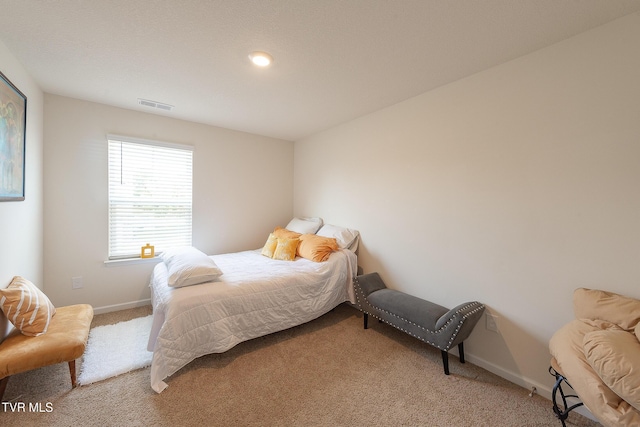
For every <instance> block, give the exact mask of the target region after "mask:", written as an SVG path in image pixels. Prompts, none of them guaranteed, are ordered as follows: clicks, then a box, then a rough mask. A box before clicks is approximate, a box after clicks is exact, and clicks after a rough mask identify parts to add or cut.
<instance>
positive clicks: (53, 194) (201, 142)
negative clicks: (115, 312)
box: [44, 94, 293, 311]
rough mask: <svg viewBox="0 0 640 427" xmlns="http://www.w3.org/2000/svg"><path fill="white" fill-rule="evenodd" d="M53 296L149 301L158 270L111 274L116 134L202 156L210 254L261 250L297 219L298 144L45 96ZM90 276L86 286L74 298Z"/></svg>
mask: <svg viewBox="0 0 640 427" xmlns="http://www.w3.org/2000/svg"><path fill="white" fill-rule="evenodd" d="M44 112H45V117H44V129H45V141H44V155H45V163H44V177H45V186H44V188H45V197H44V211H45V220H44V253H45V257H44V269H45V272H46V276H45V290H46V293H47V295H49V297H50V298H51V299H52V301H53V303H54V304H56V305H67V304H73V303H80V302H83V303H89V304H92V305H93V306H94V308H96V309H98V311H108V310H111V309H119V308H126V307H128V306H130V305H136V304H138V303H137V302H139V303H148V302H147V301H146V300H147V299H148V298H149V297H150V294H149V289H148V282H149V275H150V273H151V270H152V268H153V265H154V264H148V263H147V264H135V265H127V266H105V264H104V261H105V260H106V259H107V256H108V255H107V252H108V240H107V231H108V225H107V219H108V212H107V202H108V201H107V144H106V135H107V134H118V135H125V136H132V137H137V138H146V139H151V140H158V141H166V142H173V143H181V144H189V145H193V146H194V147H195V149H194V177H193V181H194V182H193V245H194V246H195V247H197V248H199V249H200V250H202V251H203V252H206V253H208V254H215V253H222V252H230V251H237V250H246V249H255V248H259V247H261V246H262V245H263V244H264V242H265V241H266V238H267V236H268V234H269V232H270V231H271V230H272V229H273V227H275V226H277V225H282V224H286V223H287V222H288V221H289V220H290V219H291V215H292V212H293V143H292V142H290V141H282V140H277V139H273V138H267V137H261V136H256V135H251V134H247V133H242V132H236V131H231V130H226V129H221V128H216V127H211V126H205V125H200V124H195V123H191V122H185V121H180V120H174V119H170V118H166V117H161V116H158V115H152V114H146V113H140V112H134V111H130V110H124V109H119V108H114V107H109V106H105V105H101V104H95V103H90V102H84V101H79V100H75V99H71V98H64V97H60V96H56V95H50V94H46V95H45V102H44ZM75 276H81V277H82V278H83V281H84V288H82V289H77V290H72V287H71V278H72V277H75Z"/></svg>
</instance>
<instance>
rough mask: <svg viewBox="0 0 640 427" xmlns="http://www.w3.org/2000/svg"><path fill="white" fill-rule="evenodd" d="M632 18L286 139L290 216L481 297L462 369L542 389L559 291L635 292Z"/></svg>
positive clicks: (638, 65) (369, 266) (452, 298)
mask: <svg viewBox="0 0 640 427" xmlns="http://www.w3.org/2000/svg"><path fill="white" fill-rule="evenodd" d="M639 72H640V15H638V14H635V15H631V16H628V17H625V18H622V19H620V20H618V21H614V22H612V23H609V24H607V25H605V26H602V27H599V28H597V29H595V30H592V31H589V32H587V33H583V34H581V35H579V36H577V37H575V38H572V39H570V40H567V41H565V42H562V43H559V44H557V45H554V46H551V47H549V48H546V49H543V50H540V51H538V52H535V53H533V54H531V55H528V56H525V57H522V58H520V59H517V60H514V61H511V62H509V63H506V64H503V65H500V66H498V67H495V68H492V69H489V70H487V71H485V72H482V73H479V74H476V75H473V76H471V77H468V78H466V79H463V80H460V81H458V82H455V83H453V84H450V85H448V86H445V87H442V88H440V89H437V90H434V91H431V92H428V93H425V94H423V95H420V96H418V97H415V98H413V99H410V100H407V101H405V102H402V103H399V104H397V105H394V106H392V107H390V108H387V109H384V110H381V111H378V112H376V113H373V114H370V115H368V116H365V117H361V118H359V119H356V120H353V121H351V122H349V123H345V124H343V125H341V126H338V127H335V128H333V129H330V130H327V131H325V132H322V133H320V134H317V135H314V136H311V137H309V138H306V139H304V140H301V141H297V142H296V144H295V174H294V177H295V181H294V212H295V213H296V214H297V215H314V216H322V217H323V218H324V219H325V221H326V222H330V223H334V224H339V225H344V226H348V227H352V228H356V229H359V230H360V231H361V233H362V241H361V246H360V252H359V255H360V256H359V264H360V265H361V266H362V267H363V268H364V271H365V272H372V271H378V272H379V273H380V274H381V275H382V277H383V278H384V279H385V281H386V282H387V284H388V285H389V286H390V287H392V288H396V289H400V290H403V291H405V292H408V293H410V294H414V295H417V296H419V297H422V298H425V299H428V300H431V301H434V302H436V303H439V304H442V305H445V306H449V307H453V306H455V305H456V304H458V303H461V302H464V301H467V300H479V301H481V302H483V303H485V304H486V305H487V307H488V311H489V312H490V313H493V314H494V315H496V316H499V319H498V327H499V330H500V332H499V333H498V334H496V333H493V332H489V331H487V330H486V329H485V324H484V321H482V322H481V323H480V324H479V325H478V327H477V328H476V330H475V331H474V332H473V334H472V336H471V338H470V339H469V340H468V342H467V344H466V349H467V352H468V353H469V360H470V361H472V362H474V363H476V364H478V365H480V366H483V367H485V368H488V369H489V370H492V371H493V372H495V373H498V374H500V375H502V376H504V377H506V378H508V379H510V380H512V381H514V382H516V383H519V384H521V385H523V386H526V387H529V386H531V385H535V386H536V387H537V388H538V390H539V391H542V392H543V393H546V394H547V396H548V395H549V389H550V387H551V386H552V378H551V376H550V375H549V374H548V372H547V368H548V365H549V359H550V356H549V352H548V346H547V343H548V341H549V338H550V337H551V335H552V334H553V332H554V331H555V330H557V329H558V328H559V327H560V326H561V325H563V324H564V323H565V322H567V321H569V320H570V319H572V318H573V312H572V291H573V290H574V289H575V288H576V287H580V286H584V287H592V288H602V289H607V290H610V291H614V292H619V293H623V294H626V295H630V296H633V297H636V298H638V297H640V287H639V286H638V282H639V280H640V192H639V187H638V186H639V184H640V119H639V118H640V78H638V75H639V74H638V73H639Z"/></svg>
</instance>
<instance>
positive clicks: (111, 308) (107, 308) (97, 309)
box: [93, 298, 151, 314]
mask: <svg viewBox="0 0 640 427" xmlns="http://www.w3.org/2000/svg"><path fill="white" fill-rule="evenodd" d="M145 305H151V298H147V299H143V300H138V301H130V302H125V303H122V304H114V305H105V306H104V307H95V308H94V309H93V313H94V314H104V313H110V312H112V311H120V310H126V309H128V308H136V307H144V306H145Z"/></svg>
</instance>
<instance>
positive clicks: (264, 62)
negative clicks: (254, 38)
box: [249, 52, 273, 67]
mask: <svg viewBox="0 0 640 427" xmlns="http://www.w3.org/2000/svg"><path fill="white" fill-rule="evenodd" d="M249 59H251V62H253V63H254V64H256V65H257V66H258V67H266V66H268V65H269V64H271V63H272V62H273V57H272V56H271V55H269V54H268V53H267V52H251V54H250V55H249Z"/></svg>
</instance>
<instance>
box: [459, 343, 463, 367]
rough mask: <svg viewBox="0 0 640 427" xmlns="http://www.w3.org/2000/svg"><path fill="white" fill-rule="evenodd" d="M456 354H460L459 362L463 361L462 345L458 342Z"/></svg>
mask: <svg viewBox="0 0 640 427" xmlns="http://www.w3.org/2000/svg"><path fill="white" fill-rule="evenodd" d="M458 354H459V355H460V363H464V345H463V344H462V343H460V344H458Z"/></svg>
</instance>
